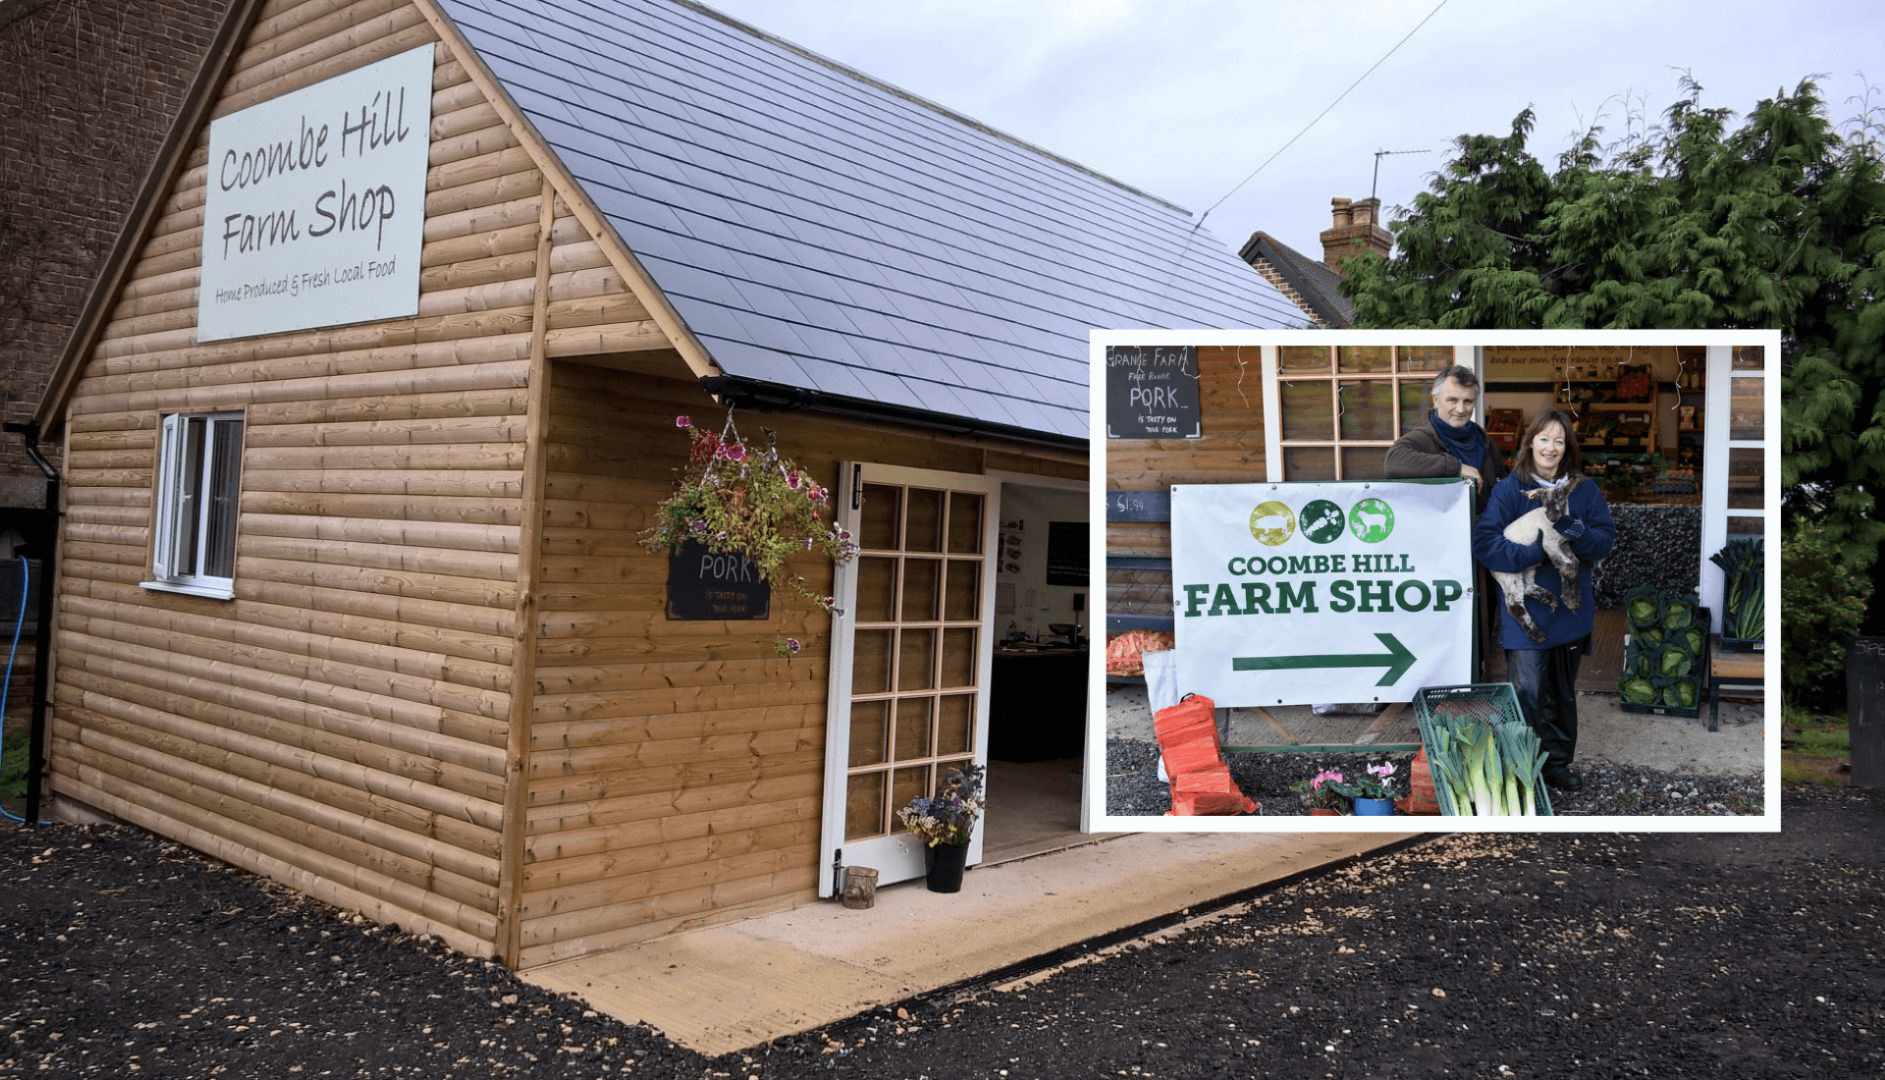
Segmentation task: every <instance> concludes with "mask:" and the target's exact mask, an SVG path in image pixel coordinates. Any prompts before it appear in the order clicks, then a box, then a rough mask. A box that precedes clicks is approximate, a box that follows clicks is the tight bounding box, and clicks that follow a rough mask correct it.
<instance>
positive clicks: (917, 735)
mask: <svg viewBox="0 0 1885 1080" xmlns="http://www.w3.org/2000/svg"><path fill="white" fill-rule="evenodd" d="M934 706H935V699H933V698H926V697H908V698H903V699H902V700H900V701H898V702H897V760H898V761H910V760H912V759H915V758H926V757H929V756H930V747H929V731H930V727H929V721H930V710H931V709H932V708H933V707H934Z"/></svg>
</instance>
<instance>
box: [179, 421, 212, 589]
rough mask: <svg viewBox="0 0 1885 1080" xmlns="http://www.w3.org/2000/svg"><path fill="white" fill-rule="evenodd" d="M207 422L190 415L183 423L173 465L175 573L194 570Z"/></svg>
mask: <svg viewBox="0 0 1885 1080" xmlns="http://www.w3.org/2000/svg"><path fill="white" fill-rule="evenodd" d="M207 426H208V424H207V421H206V420H205V418H204V417H201V416H192V417H189V418H188V419H186V420H185V421H184V422H183V452H182V454H181V456H180V463H179V465H178V468H177V501H176V509H177V517H176V523H177V527H176V531H175V534H174V535H175V537H176V547H175V548H174V549H173V550H174V552H175V554H174V556H173V557H172V560H171V570H172V571H173V572H175V573H177V574H182V575H194V574H195V573H196V572H197V557H196V556H197V552H198V551H199V550H200V547H199V543H200V541H201V539H202V535H203V533H202V525H203V494H204V492H203V484H204V471H205V470H204V463H203V456H204V450H205V446H204V444H205V442H206V441H207V436H208V432H207V430H206V428H207Z"/></svg>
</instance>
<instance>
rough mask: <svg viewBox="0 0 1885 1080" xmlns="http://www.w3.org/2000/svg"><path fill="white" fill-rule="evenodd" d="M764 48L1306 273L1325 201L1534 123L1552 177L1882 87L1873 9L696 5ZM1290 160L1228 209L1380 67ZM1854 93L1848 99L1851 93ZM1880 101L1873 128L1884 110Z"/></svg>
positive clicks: (900, 0) (1614, 4)
mask: <svg viewBox="0 0 1885 1080" xmlns="http://www.w3.org/2000/svg"><path fill="white" fill-rule="evenodd" d="M707 2H708V3H709V5H710V6H713V7H715V8H717V9H718V10H720V11H722V12H725V13H726V14H728V15H731V16H732V17H734V18H737V19H740V20H742V21H744V22H748V23H751V24H752V25H754V26H756V27H758V28H759V29H761V30H764V31H767V32H768V33H771V34H773V35H775V36H778V37H781V38H784V39H786V40H788V41H791V42H793V43H794V44H797V45H800V46H802V47H804V48H807V49H810V50H812V51H813V52H817V53H819V54H821V55H823V56H826V57H828V58H830V59H833V60H836V61H838V62H840V63H843V64H847V65H849V66H851V67H854V68H857V69H859V70H861V71H864V72H865V73H867V74H869V75H873V76H875V77H877V78H879V79H882V80H884V81H886V82H889V83H891V84H893V85H896V86H898V87H900V88H902V89H904V90H907V91H910V92H912V93H915V94H919V95H921V96H923V97H926V98H929V99H930V100H932V101H935V102H936V103H938V104H940V105H943V106H945V107H947V108H950V109H953V110H955V111H957V112H960V113H963V114H966V115H968V116H970V117H972V118H974V119H976V120H979V121H981V122H982V123H984V124H987V125H989V126H991V127H994V128H996V129H998V130H1001V131H1003V132H1006V133H1007V134H1009V135H1012V136H1014V137H1016V138H1019V139H1023V140H1026V141H1028V142H1031V143H1034V144H1036V145H1038V146H1040V147H1043V148H1044V149H1047V150H1050V151H1053V152H1054V153H1057V154H1060V155H1062V156H1064V157H1068V158H1071V159H1073V160H1074V161H1077V162H1079V163H1081V164H1083V165H1085V166H1087V167H1089V168H1092V169H1095V170H1097V171H1099V172H1102V173H1104V174H1106V175H1108V176H1111V177H1113V178H1114V179H1116V180H1119V181H1121V182H1123V183H1126V184H1130V185H1132V186H1134V187H1137V188H1140V189H1142V190H1144V191H1147V192H1149V193H1151V194H1153V195H1157V196H1159V197H1160V198H1163V199H1165V200H1167V201H1170V202H1173V203H1176V204H1177V205H1179V206H1181V207H1184V208H1185V209H1187V210H1190V211H1191V212H1192V213H1193V214H1194V215H1195V214H1202V213H1204V211H1205V210H1206V209H1208V208H1209V207H1211V206H1212V205H1213V204H1216V203H1218V202H1219V200H1220V199H1222V200H1224V201H1223V203H1222V205H1221V206H1218V208H1217V209H1216V210H1214V211H1212V212H1211V214H1210V216H1209V218H1208V219H1207V221H1206V226H1207V227H1208V228H1209V229H1210V230H1211V231H1212V232H1213V233H1214V234H1216V236H1217V238H1218V239H1219V240H1221V241H1222V242H1224V243H1225V244H1226V245H1228V246H1230V247H1231V248H1232V249H1235V248H1237V247H1240V246H1241V245H1242V244H1243V242H1244V241H1245V240H1246V239H1248V237H1249V236H1250V234H1251V233H1252V232H1253V231H1255V230H1258V229H1262V230H1264V231H1266V232H1269V233H1270V234H1271V235H1273V236H1275V237H1277V238H1278V239H1280V240H1282V241H1283V242H1284V243H1286V244H1289V245H1290V246H1292V247H1295V248H1297V249H1298V250H1300V251H1303V252H1305V253H1308V254H1311V255H1316V256H1319V255H1320V254H1321V243H1320V241H1319V240H1318V239H1317V234H1318V233H1320V232H1321V231H1322V230H1323V229H1326V228H1328V227H1329V199H1330V197H1331V196H1335V195H1343V196H1349V197H1352V198H1365V197H1367V195H1368V194H1369V186H1370V183H1371V180H1372V176H1373V171H1374V167H1375V156H1374V155H1375V151H1377V150H1425V151H1426V153H1421V154H1410V155H1406V156H1395V157H1386V158H1382V159H1381V167H1380V181H1379V192H1378V194H1379V195H1380V198H1381V200H1382V203H1383V205H1384V206H1385V207H1387V208H1389V210H1390V212H1391V209H1392V207H1394V206H1395V205H1398V204H1405V203H1408V202H1409V201H1410V200H1411V199H1412V197H1413V195H1414V194H1415V193H1416V192H1418V191H1420V190H1422V189H1424V188H1425V187H1426V186H1427V184H1428V181H1429V176H1430V174H1431V173H1433V172H1434V171H1435V170H1436V169H1438V168H1439V167H1440V165H1441V164H1442V163H1443V162H1444V161H1446V160H1447V152H1448V150H1449V148H1450V146H1451V142H1452V140H1453V139H1454V138H1455V137H1456V136H1458V135H1461V134H1464V133H1471V134H1481V133H1487V134H1491V133H1497V134H1503V133H1505V132H1507V131H1509V130H1510V129H1511V124H1512V119H1513V117H1514V116H1516V115H1517V114H1518V112H1519V110H1521V109H1523V108H1525V107H1526V106H1527V105H1531V106H1533V107H1534V108H1535V109H1536V111H1537V114H1538V119H1537V126H1536V127H1535V128H1534V130H1533V133H1532V139H1531V143H1530V146H1531V149H1532V151H1533V153H1534V154H1535V155H1536V156H1537V157H1538V158H1539V160H1540V161H1542V162H1544V163H1545V164H1546V166H1547V167H1548V168H1555V166H1556V160H1557V155H1558V153H1559V152H1560V151H1562V150H1563V149H1564V148H1565V146H1566V145H1567V144H1568V142H1569V137H1570V135H1571V133H1572V132H1573V131H1574V130H1576V129H1578V128H1579V127H1580V126H1581V125H1587V124H1589V123H1591V122H1592V121H1593V120H1595V119H1597V118H1599V117H1601V118H1602V121H1603V123H1604V125H1605V127H1606V129H1607V135H1608V136H1609V137H1614V136H1618V135H1621V134H1622V133H1623V132H1624V130H1625V125H1626V123H1627V120H1628V117H1629V114H1630V113H1632V112H1635V113H1637V114H1639V115H1647V116H1648V118H1649V119H1650V120H1651V121H1652V122H1654V121H1655V120H1657V119H1659V118H1660V115H1661V113H1662V111H1663V110H1664V109H1666V108H1668V107H1669V105H1670V103H1672V102H1673V101H1675V100H1677V98H1678V97H1679V95H1680V90H1679V86H1678V80H1679V78H1680V73H1681V72H1682V71H1684V70H1686V71H1688V72H1689V73H1690V74H1691V75H1692V76H1693V77H1694V79H1695V81H1696V82H1698V83H1700V84H1701V85H1702V87H1703V95H1702V102H1703V104H1704V105H1708V106H1721V107H1727V108H1730V109H1733V110H1735V112H1736V113H1737V114H1742V115H1745V114H1746V113H1747V112H1748V111H1749V110H1751V109H1752V107H1753V106H1754V105H1755V104H1756V103H1757V102H1758V101H1759V100H1760V99H1762V98H1764V97H1772V96H1773V95H1774V94H1775V93H1776V92H1778V91H1780V90H1781V89H1782V88H1783V87H1784V88H1785V89H1787V90H1791V89H1792V88H1793V87H1794V86H1795V84H1797V83H1798V82H1799V81H1800V80H1801V79H1802V78H1804V77H1806V76H1810V75H1817V76H1821V77H1822V78H1821V80H1820V84H1821V96H1822V97H1823V99H1824V100H1825V101H1826V102H1827V104H1828V111H1829V114H1830V115H1831V116H1832V118H1833V119H1835V120H1836V121H1844V120H1846V119H1848V118H1850V117H1853V116H1856V115H1857V114H1858V112H1859V111H1860V108H1861V104H1860V102H1859V101H1857V100H1855V99H1857V98H1858V97H1860V96H1861V95H1863V94H1864V92H1865V78H1867V77H1869V78H1870V79H1871V80H1873V81H1875V82H1878V83H1880V84H1885V59H1880V57H1881V46H1885V4H1881V3H1879V2H1878V0H1760V2H1753V0H1710V2H1706V3H1704V2H1694V0H1688V2H1661V3H1658V2H1656V0H1570V2H1556V0H1553V2H1538V3H1524V2H1518V0H1447V2H1446V3H1445V4H1444V5H1439V0H1405V2H1401V0H1393V2H1391V0H1327V2H1313V3H1312V2H1306V0H1304V2H1288V3H1284V2H1277V0H707ZM1437 5H1438V6H1439V10H1438V13H1437V14H1434V15H1433V17H1432V18H1431V19H1429V20H1428V21H1427V22H1426V24H1425V25H1424V26H1422V27H1421V28H1420V29H1419V31H1418V32H1416V33H1414V35H1413V37H1412V38H1411V39H1409V40H1408V41H1407V42H1406V43H1405V44H1404V45H1401V46H1400V48H1399V49H1398V51H1395V52H1394V54H1393V55H1392V56H1391V57H1389V58H1388V59H1387V60H1386V62H1384V63H1382V64H1381V65H1380V67H1379V68H1377V69H1376V70H1375V71H1374V73H1373V74H1371V75H1369V76H1368V77H1367V78H1366V79H1365V80H1363V81H1362V83H1361V84H1360V85H1359V86H1357V87H1356V88H1355V89H1354V90H1353V92H1351V93H1349V95H1348V96H1347V97H1346V98H1344V99H1343V100H1342V101H1341V103H1340V104H1339V105H1337V106H1336V107H1335V108H1334V109H1333V110H1332V111H1331V112H1329V114H1328V115H1327V116H1325V117H1323V118H1322V120H1321V121H1320V122H1318V123H1316V124H1315V126H1314V127H1313V128H1311V129H1310V130H1309V132H1308V133H1307V134H1306V135H1303V137H1302V138H1301V139H1299V140H1298V141H1297V142H1296V143H1295V144H1294V145H1293V146H1290V147H1289V149H1288V150H1286V151H1284V152H1283V154H1282V155H1281V156H1280V157H1278V158H1276V160H1274V161H1272V162H1271V163H1270V164H1269V165H1268V166H1267V167H1266V168H1264V169H1263V170H1262V171H1261V172H1260V173H1258V175H1257V176H1256V177H1255V178H1254V179H1252V180H1250V181H1249V183H1247V184H1245V185H1244V186H1243V187H1242V188H1241V189H1239V190H1238V191H1237V192H1236V194H1235V195H1231V196H1230V197H1229V198H1228V199H1225V196H1226V195H1227V194H1229V193H1230V192H1231V190H1232V189H1233V188H1236V187H1237V185H1238V183H1239V182H1240V181H1242V180H1243V179H1244V178H1245V177H1246V176H1248V175H1249V174H1250V172H1251V171H1252V170H1253V169H1256V168H1257V167H1258V166H1259V165H1261V164H1262V163H1263V162H1264V160H1265V159H1266V158H1269V157H1270V156H1271V155H1272V154H1275V153H1276V152H1277V151H1278V150H1279V149H1282V147H1283V146H1284V144H1286V143H1288V142H1289V141H1290V139H1291V138H1292V137H1294V136H1295V135H1296V134H1297V133H1298V132H1299V131H1301V130H1302V129H1303V128H1304V126H1305V125H1308V124H1309V123H1310V121H1311V120H1314V119H1315V117H1316V115H1317V114H1318V113H1320V112H1322V111H1323V109H1325V108H1326V107H1328V105H1329V104H1330V103H1331V102H1332V101H1334V100H1335V99H1336V97H1337V96H1338V95H1340V94H1341V93H1342V91H1344V90H1345V89H1347V88H1348V86H1349V84H1351V83H1353V82H1354V81H1355V79H1356V78H1358V77H1359V76H1361V75H1362V73H1363V72H1365V71H1367V70H1368V68H1369V67H1370V66H1371V65H1373V64H1375V62H1376V61H1378V60H1381V58H1382V57H1383V56H1384V55H1386V54H1387V53H1388V52H1389V50H1391V49H1394V47H1395V44H1396V43H1397V42H1399V41H1401V39H1402V38H1404V37H1406V36H1407V34H1408V32H1409V31H1411V30H1413V29H1414V28H1415V26H1416V25H1418V24H1420V22H1421V20H1422V19H1423V18H1426V17H1427V16H1428V14H1429V13H1430V12H1434V10H1435V7H1436V6H1437ZM1862 76H1863V77H1862ZM1873 101H1874V102H1875V103H1876V104H1878V105H1880V106H1882V107H1885V93H1875V94H1874V95H1873Z"/></svg>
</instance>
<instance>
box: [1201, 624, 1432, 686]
mask: <svg viewBox="0 0 1885 1080" xmlns="http://www.w3.org/2000/svg"><path fill="white" fill-rule="evenodd" d="M1375 637H1377V638H1380V639H1381V644H1383V645H1386V646H1387V647H1388V651H1387V652H1385V653H1333V654H1330V655H1326V656H1233V657H1231V661H1230V669H1231V670H1232V671H1292V670H1297V669H1304V668H1342V667H1385V668H1387V669H1388V670H1387V672H1386V673H1385V674H1383V675H1382V676H1381V681H1380V682H1378V683H1375V685H1376V686H1393V685H1394V683H1395V682H1396V681H1397V680H1399V679H1400V677H1401V676H1403V675H1405V674H1407V669H1408V668H1410V667H1413V666H1414V654H1413V653H1411V652H1408V651H1407V646H1405V645H1402V644H1401V642H1400V639H1399V638H1397V637H1395V636H1394V635H1393V634H1379V633H1378V634H1376V635H1375Z"/></svg>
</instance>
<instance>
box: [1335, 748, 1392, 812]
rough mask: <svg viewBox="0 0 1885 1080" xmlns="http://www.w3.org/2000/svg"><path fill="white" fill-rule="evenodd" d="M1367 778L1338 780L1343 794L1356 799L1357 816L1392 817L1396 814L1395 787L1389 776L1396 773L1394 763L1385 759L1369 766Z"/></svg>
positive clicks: (1338, 785)
mask: <svg viewBox="0 0 1885 1080" xmlns="http://www.w3.org/2000/svg"><path fill="white" fill-rule="evenodd" d="M1366 771H1367V773H1368V776H1367V778H1366V779H1362V778H1360V777H1357V778H1356V779H1355V780H1353V781H1350V782H1346V783H1344V782H1341V781H1338V782H1337V785H1336V786H1337V788H1338V789H1339V790H1340V791H1341V793H1342V794H1344V795H1346V796H1348V797H1349V798H1351V799H1353V800H1355V816H1356V817H1391V816H1393V814H1394V787H1393V785H1392V784H1390V783H1389V781H1388V777H1390V776H1393V775H1394V763H1393V762H1391V761H1384V762H1382V763H1381V764H1379V765H1370V766H1368V768H1367V770H1366Z"/></svg>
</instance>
